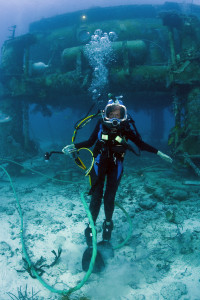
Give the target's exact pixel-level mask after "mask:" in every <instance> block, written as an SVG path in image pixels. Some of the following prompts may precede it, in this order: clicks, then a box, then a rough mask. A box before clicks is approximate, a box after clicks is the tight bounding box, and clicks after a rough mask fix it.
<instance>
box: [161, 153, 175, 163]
mask: <svg viewBox="0 0 200 300" xmlns="http://www.w3.org/2000/svg"><path fill="white" fill-rule="evenodd" d="M157 155H159V156H160V157H161V158H162V159H164V160H166V161H168V162H169V163H172V162H173V159H172V158H171V157H170V156H168V155H166V154H164V153H162V152H161V151H158V152H157Z"/></svg>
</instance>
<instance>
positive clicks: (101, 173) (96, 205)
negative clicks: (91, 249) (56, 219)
mask: <svg viewBox="0 0 200 300" xmlns="http://www.w3.org/2000/svg"><path fill="white" fill-rule="evenodd" d="M90 180H91V190H90V194H91V195H92V196H91V202H90V206H89V209H90V212H91V215H92V218H93V221H94V224H95V223H96V220H97V217H98V215H99V211H100V208H101V201H102V197H103V187H104V181H105V169H104V168H103V166H101V168H100V169H99V168H98V169H97V168H94V167H93V168H92V171H91V174H90ZM85 238H86V243H87V245H88V246H92V229H91V227H90V225H89V224H88V226H87V228H86V229H85Z"/></svg>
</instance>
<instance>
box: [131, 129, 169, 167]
mask: <svg viewBox="0 0 200 300" xmlns="http://www.w3.org/2000/svg"><path fill="white" fill-rule="evenodd" d="M127 137H128V139H130V140H131V141H132V142H133V143H135V144H136V145H137V146H138V148H139V149H140V150H142V151H148V152H151V153H155V154H157V155H158V156H160V158H162V159H164V160H166V161H167V162H169V163H172V162H173V159H172V158H171V157H170V156H168V155H166V154H164V153H163V152H161V151H159V150H158V149H156V148H154V147H152V146H151V145H149V144H147V143H145V142H143V140H142V139H140V138H139V137H137V136H136V135H135V134H134V132H132V131H130V132H129V134H128V135H127Z"/></svg>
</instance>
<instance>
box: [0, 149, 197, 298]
mask: <svg viewBox="0 0 200 300" xmlns="http://www.w3.org/2000/svg"><path fill="white" fill-rule="evenodd" d="M4 167H5V168H6V169H7V170H8V172H9V171H10V175H11V178H12V180H13V185H14V187H15V190H16V194H17V196H18V198H19V201H20V205H21V208H22V212H23V220H24V238H25V244H26V248H27V251H28V254H29V256H30V258H31V260H32V262H33V263H36V262H37V261H38V260H39V259H40V258H41V257H43V258H44V259H45V262H44V263H43V264H47V265H50V264H51V263H52V262H53V261H54V258H55V255H54V254H53V252H52V250H54V251H55V252H56V253H57V252H58V249H59V248H61V249H62V253H61V257H60V258H59V260H58V262H57V263H56V265H54V266H53V267H51V268H47V267H45V266H44V267H43V270H44V271H45V272H44V274H43V275H42V278H43V279H44V280H45V281H46V282H47V283H48V284H49V285H51V286H53V287H54V288H56V289H59V290H62V289H69V288H72V287H74V286H76V285H77V284H78V283H79V282H80V281H81V280H82V279H83V277H84V276H85V272H83V271H82V265H81V260H82V254H83V252H84V251H85V249H86V243H85V238H84V229H85V227H86V224H87V223H88V217H87V214H86V212H85V210H84V207H83V205H82V202H81V197H80V194H81V192H84V191H85V190H88V189H89V184H88V181H87V179H85V178H84V176H83V175H81V173H80V172H79V170H77V168H76V167H74V168H72V166H71V167H69V166H67V168H66V167H65V166H63V165H62V166H61V164H60V162H57V163H54V162H52V163H50V165H49V166H48V167H47V165H44V162H43V161H42V160H41V159H39V158H35V159H34V158H33V159H32V160H31V162H30V161H27V162H26V163H25V167H26V168H32V169H34V170H37V171H40V172H42V173H43V174H45V175H47V176H49V177H54V178H55V177H56V178H57V179H64V180H69V181H70V182H68V183H64V182H58V181H52V180H50V179H48V178H47V177H44V176H40V175H39V174H35V173H34V172H31V171H28V170H23V169H21V170H18V173H17V172H16V173H15V172H14V170H15V169H14V168H12V169H11V170H10V164H6V163H5V164H4ZM199 187H200V185H199V178H198V177H195V176H194V175H193V174H192V173H191V174H190V173H189V172H187V171H186V170H184V169H183V168H181V167H178V166H176V165H175V166H174V165H172V166H171V165H169V164H168V163H166V162H163V161H161V160H160V159H159V158H157V157H156V158H154V155H153V156H152V155H149V154H147V155H144V156H143V158H139V159H138V158H135V157H134V159H132V160H131V163H128V162H127V161H126V162H125V170H124V175H123V178H122V181H121V184H120V187H119V190H118V193H117V197H116V200H117V201H118V202H119V203H120V204H121V205H122V206H123V207H124V209H126V211H127V212H128V213H129V216H130V218H131V220H132V224H133V232H132V235H131V238H130V240H129V241H128V243H127V244H126V245H125V246H123V247H122V248H120V249H119V250H115V253H114V257H111V258H108V259H107V261H106V268H105V269H104V270H103V271H102V272H101V273H92V274H91V276H90V277H89V279H88V281H87V282H86V284H85V285H84V286H83V287H82V288H81V289H80V290H78V291H76V292H74V293H73V294H71V295H70V297H69V299H72V300H73V299H93V300H102V299H104V300H125V299H126V300H132V299H133V300H143V299H147V300H157V299H161V300H163V299H167V300H176V299H184V300H186V299H188V300H200V206H199V198H200V189H199ZM0 195H1V197H0V269H1V272H0V287H1V288H0V300H9V299H12V298H11V294H10V296H9V294H8V293H12V294H13V295H12V297H13V299H34V300H36V299H39V300H43V299H45V300H46V299H52V300H53V299H62V296H61V295H58V294H55V293H51V292H50V291H49V290H48V289H46V288H45V287H43V286H42V285H41V283H40V282H39V281H38V280H37V279H33V278H32V277H31V276H30V275H29V274H28V272H27V271H25V267H26V265H25V263H24V261H23V260H22V244H21V240H20V216H19V213H18V210H17V204H16V199H15V196H14V194H13V190H12V188H11V186H10V183H9V180H8V178H7V176H6V175H5V174H3V171H1V179H0ZM87 202H88V203H89V197H87ZM103 220H104V212H103V206H102V209H101V212H100V215H99V218H98V222H97V233H98V234H97V237H98V241H100V240H101V236H102V223H103ZM113 221H114V230H113V234H112V240H111V243H112V244H113V246H116V245H117V244H118V243H121V242H122V241H123V240H124V239H125V238H126V236H127V232H128V231H129V223H128V222H127V218H126V215H124V213H123V212H122V211H121V210H120V209H119V208H118V207H116V209H115V212H114V217H113ZM19 271H23V272H19ZM26 288H27V293H28V296H27V297H26V298H25V297H24V298H20V297H19V294H18V290H19V289H21V291H22V293H23V294H25V291H26ZM32 289H33V294H36V293H37V292H38V293H37V295H35V296H34V297H31V295H32ZM14 295H15V297H14ZM84 297H85V298H84ZM65 299H66V298H65Z"/></svg>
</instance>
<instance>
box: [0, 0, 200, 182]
mask: <svg viewBox="0 0 200 300" xmlns="http://www.w3.org/2000/svg"><path fill="white" fill-rule="evenodd" d="M96 29H101V30H102V31H103V32H115V33H116V36H117V39H116V40H114V41H112V50H113V59H112V60H111V61H110V62H109V64H108V65H107V68H108V82H107V86H106V88H105V90H104V92H105V94H106V93H108V92H112V93H114V94H116V95H119V94H123V95H124V98H125V99H126V100H125V102H126V104H127V105H128V107H129V108H132V109H134V110H136V111H137V110H138V111H139V110H150V111H152V112H153V113H152V122H153V123H156V122H157V121H158V118H159V122H160V123H162V119H163V118H162V116H163V111H164V109H165V108H167V107H173V112H174V123H175V126H174V127H173V128H172V129H171V132H170V136H169V145H170V147H171V149H172V151H173V153H174V155H177V156H179V157H180V159H182V161H183V162H184V163H185V164H187V165H189V166H190V167H192V168H193V169H195V167H196V169H195V172H196V174H198V175H199V176H200V171H199V169H198V162H199V161H200V114H199V111H200V50H199V49H200V6H197V5H193V4H191V5H188V6H187V7H186V6H185V5H183V4H178V3H170V2H166V3H165V4H163V5H156V6H155V5H124V6H123V5H122V6H116V7H106V8H100V7H95V8H91V9H87V10H84V11H76V12H72V13H66V14H63V15H58V16H55V17H52V18H47V19H42V20H40V21H38V22H35V23H32V24H30V29H29V33H27V34H25V35H22V36H18V37H14V36H12V37H11V38H10V39H9V40H7V41H5V42H4V44H3V47H2V50H1V56H2V58H1V65H0V73H1V76H0V96H1V102H0V110H1V111H3V112H4V113H6V114H8V115H9V116H11V118H12V122H9V123H4V124H1V130H0V137H1V140H3V141H4V144H3V145H1V153H2V154H3V155H6V156H10V155H11V154H12V153H13V148H14V149H15V153H22V152H26V151H29V153H30V151H32V152H34V151H37V150H36V149H35V147H34V143H33V141H31V139H30V137H29V106H30V105H31V104H38V106H39V107H40V108H41V111H45V108H46V107H47V106H48V105H50V106H52V107H55V108H57V109H65V108H66V107H71V108H73V109H76V107H77V102H78V103H79V107H80V109H81V108H85V107H87V106H88V108H89V106H90V105H91V104H92V97H91V93H89V92H88V91H89V89H90V86H91V81H92V76H93V70H92V67H91V65H90V64H89V61H88V58H87V56H86V55H85V47H86V44H88V43H89V41H90V39H91V36H92V35H93V34H94V32H95V30H96ZM156 115H157V116H159V117H158V118H157V117H156ZM154 127H157V130H159V128H158V126H156V125H155V126H154ZM159 127H160V128H162V125H161V126H159ZM193 165H194V166H193Z"/></svg>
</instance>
